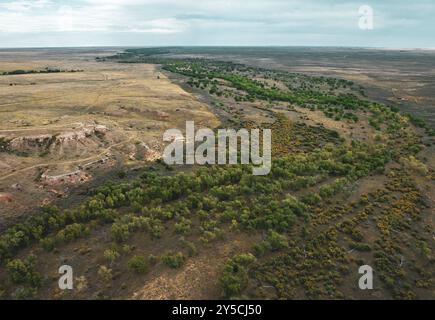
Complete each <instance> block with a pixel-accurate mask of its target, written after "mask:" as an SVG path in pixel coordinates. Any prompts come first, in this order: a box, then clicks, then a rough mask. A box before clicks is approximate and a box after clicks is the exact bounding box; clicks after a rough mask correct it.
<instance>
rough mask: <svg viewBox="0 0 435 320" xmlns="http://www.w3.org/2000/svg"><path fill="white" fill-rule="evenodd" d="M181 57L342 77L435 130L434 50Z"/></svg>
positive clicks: (207, 51)
mask: <svg viewBox="0 0 435 320" xmlns="http://www.w3.org/2000/svg"><path fill="white" fill-rule="evenodd" d="M182 56H185V57H209V58H214V59H220V60H228V61H233V62H240V63H244V64H248V65H252V66H258V67H264V68H267V69H275V70H283V71H290V72H301V73H305V74H310V75H319V76H321V75H323V76H330V77H336V78H342V79H346V80H350V81H355V82H356V83H358V84H360V85H362V86H364V87H365V88H366V92H367V94H368V96H370V97H371V98H372V99H375V100H378V101H381V102H386V103H389V102H390V103H396V104H398V105H399V106H400V107H401V109H402V111H404V112H411V113H413V114H415V115H418V116H420V117H423V118H426V119H427V121H428V122H429V123H431V124H432V126H435V97H434V94H433V93H434V92H435V51H434V50H390V49H361V48H355V49H352V48H308V47H291V48H290V47H289V48H287V47H276V48H267V47H265V48H249V47H247V48H237V47H234V48H231V47H230V48H191V49H188V48H184V49H183V52H182Z"/></svg>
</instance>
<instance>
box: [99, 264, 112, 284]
mask: <svg viewBox="0 0 435 320" xmlns="http://www.w3.org/2000/svg"><path fill="white" fill-rule="evenodd" d="M98 276H99V277H100V278H101V279H103V280H104V281H110V280H112V277H113V276H112V269H109V268H107V267H106V266H100V268H99V269H98Z"/></svg>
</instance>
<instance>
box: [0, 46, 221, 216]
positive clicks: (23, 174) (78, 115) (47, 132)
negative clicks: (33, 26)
mask: <svg viewBox="0 0 435 320" xmlns="http://www.w3.org/2000/svg"><path fill="white" fill-rule="evenodd" d="M111 53H113V51H111V50H109V49H108V50H103V51H101V50H98V51H97V50H96V51H92V50H88V49H86V50H85V49H83V50H69V51H67V50H66V51H62V50H58V51H56V50H54V51H53V50H50V51H45V50H36V51H26V50H24V51H20V52H14V51H10V50H9V51H1V52H0V72H10V71H14V70H27V71H28V70H37V71H39V70H43V69H45V68H57V69H61V70H82V72H61V73H45V74H43V73H41V74H22V75H7V76H4V75H3V76H0V141H2V143H3V145H4V146H5V148H6V145H7V150H6V152H0V168H1V174H0V194H2V195H3V197H4V198H5V199H7V200H4V201H2V203H1V204H0V224H3V222H4V221H8V219H10V218H13V217H15V216H17V215H20V214H22V213H24V212H25V211H26V210H28V209H30V208H31V207H34V206H39V205H42V204H47V203H50V202H51V201H53V200H54V199H56V198H57V197H64V196H67V194H68V192H69V190H70V188H71V187H73V186H75V185H79V184H82V183H84V182H87V181H89V180H91V179H93V176H94V175H95V174H97V172H96V171H98V170H100V172H99V173H98V174H104V172H105V171H106V169H110V168H113V167H116V166H120V165H121V164H123V165H138V164H140V163H143V162H144V161H147V160H154V159H155V158H156V157H158V156H159V154H160V153H161V151H162V150H161V143H162V138H161V137H162V134H163V132H164V130H166V129H168V128H183V126H184V125H185V124H184V123H185V121H186V120H187V119H189V120H194V121H195V122H197V123H198V125H201V124H202V125H204V126H207V127H216V126H217V125H218V123H219V122H218V120H217V118H216V117H215V116H214V115H213V114H212V113H210V112H209V110H208V108H207V106H206V105H204V104H202V103H200V102H199V101H197V100H196V99H195V98H194V97H193V96H192V95H190V94H189V93H187V92H185V91H184V90H183V89H181V88H180V87H179V86H177V85H175V84H172V83H171V82H170V81H169V80H168V79H167V77H166V76H165V75H163V74H162V73H160V72H159V70H158V69H157V67H156V66H151V65H127V64H119V63H104V64H103V63H99V62H97V61H96V60H95V57H96V56H98V55H103V56H104V55H105V54H111ZM3 151H4V150H3Z"/></svg>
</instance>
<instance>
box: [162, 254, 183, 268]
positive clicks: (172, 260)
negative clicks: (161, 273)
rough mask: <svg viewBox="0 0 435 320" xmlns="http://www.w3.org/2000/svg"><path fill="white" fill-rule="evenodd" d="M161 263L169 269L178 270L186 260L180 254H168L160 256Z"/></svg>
mask: <svg viewBox="0 0 435 320" xmlns="http://www.w3.org/2000/svg"><path fill="white" fill-rule="evenodd" d="M161 259H162V262H163V263H164V264H166V265H167V266H168V267H170V268H174V269H177V268H180V267H181V266H182V265H183V263H184V261H185V260H186V257H185V256H184V254H183V253H182V252H177V253H172V252H169V253H167V254H166V255H164V256H162V258H161Z"/></svg>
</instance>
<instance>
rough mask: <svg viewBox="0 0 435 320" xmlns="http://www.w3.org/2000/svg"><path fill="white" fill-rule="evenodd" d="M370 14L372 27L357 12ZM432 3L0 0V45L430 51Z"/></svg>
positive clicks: (434, 43)
mask: <svg viewBox="0 0 435 320" xmlns="http://www.w3.org/2000/svg"><path fill="white" fill-rule="evenodd" d="M361 5H370V6H371V7H372V8H373V10H374V29H373V30H361V29H359V27H358V20H359V14H358V9H359V7H360V6H361ZM434 33H435V1H434V0H416V1H409V0H408V1H404V0H372V1H355V0H349V1H345V0H311V1H309V0H305V1H303V0H267V1H266V0H263V1H259V0H232V1H228V0H214V1H211V0H195V1H193V0H58V1H57V0H0V47H32V46H38V47H46V46H51V47H57V46H97V45H105V46H162V45H284V46H286V45H309V46H362V47H368V46H377V47H400V48H405V47H408V48H410V47H412V48H416V47H419V48H435V40H434V39H435V36H434Z"/></svg>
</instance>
